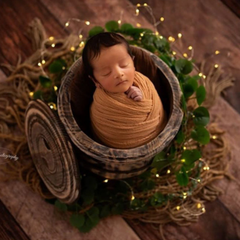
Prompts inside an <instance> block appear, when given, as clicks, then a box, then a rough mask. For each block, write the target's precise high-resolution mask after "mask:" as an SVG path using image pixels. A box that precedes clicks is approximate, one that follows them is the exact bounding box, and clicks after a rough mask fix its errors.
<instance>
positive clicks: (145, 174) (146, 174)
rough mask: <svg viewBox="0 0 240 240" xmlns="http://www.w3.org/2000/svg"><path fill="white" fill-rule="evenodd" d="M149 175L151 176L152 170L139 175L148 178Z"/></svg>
mask: <svg viewBox="0 0 240 240" xmlns="http://www.w3.org/2000/svg"><path fill="white" fill-rule="evenodd" d="M149 177H151V171H145V172H143V173H142V174H140V175H139V178H141V179H147V178H149Z"/></svg>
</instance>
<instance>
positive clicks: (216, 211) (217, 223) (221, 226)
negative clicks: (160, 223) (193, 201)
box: [128, 200, 240, 240]
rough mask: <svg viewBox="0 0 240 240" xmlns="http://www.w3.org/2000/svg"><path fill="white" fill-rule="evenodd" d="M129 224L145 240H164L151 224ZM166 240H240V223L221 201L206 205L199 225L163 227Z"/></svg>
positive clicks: (129, 222) (169, 225) (170, 225)
mask: <svg viewBox="0 0 240 240" xmlns="http://www.w3.org/2000/svg"><path fill="white" fill-rule="evenodd" d="M128 224H129V225H130V226H131V227H132V228H133V229H134V230H135V231H136V232H137V233H138V234H139V236H141V239H144V240H162V238H161V236H160V232H159V229H156V228H155V227H153V226H152V225H150V224H145V225H144V227H143V225H142V224H139V225H136V224H134V223H133V222H131V221H128ZM163 235H164V237H165V238H166V240H176V239H177V240H193V239H194V240H226V239H228V240H238V239H240V223H239V222H238V221H237V220H236V219H234V218H232V215H231V214H229V212H228V209H227V208H225V207H224V206H223V205H222V203H221V202H220V201H218V200H217V201H214V202H211V203H207V204H206V213H205V214H204V215H202V216H201V217H200V219H199V221H198V222H197V223H192V224H191V225H190V226H186V227H180V226H177V225H175V224H167V225H165V226H164V227H163Z"/></svg>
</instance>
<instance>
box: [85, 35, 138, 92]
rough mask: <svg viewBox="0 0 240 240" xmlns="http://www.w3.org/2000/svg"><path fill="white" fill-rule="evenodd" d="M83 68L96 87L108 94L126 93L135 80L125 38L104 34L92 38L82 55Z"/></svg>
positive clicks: (130, 54)
mask: <svg viewBox="0 0 240 240" xmlns="http://www.w3.org/2000/svg"><path fill="white" fill-rule="evenodd" d="M82 59H83V66H84V69H85V70H86V72H87V73H88V76H89V78H91V79H92V80H93V81H94V83H95V85H96V87H99V88H103V89H105V90H106V91H108V92H112V93H120V92H126V91H127V90H128V89H129V87H131V86H132V84H133V80H134V73H135V68H134V63H133V56H132V53H131V49H130V47H129V44H128V42H127V41H126V39H125V38H124V37H122V36H121V35H119V34H117V33H110V32H104V33H99V34H97V35H95V36H93V37H92V38H90V39H89V40H88V41H87V43H86V45H85V47H84V50H83V54H82Z"/></svg>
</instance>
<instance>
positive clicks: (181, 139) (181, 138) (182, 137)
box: [176, 129, 185, 144]
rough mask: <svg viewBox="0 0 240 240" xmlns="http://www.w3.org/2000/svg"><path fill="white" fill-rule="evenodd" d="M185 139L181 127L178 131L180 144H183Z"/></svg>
mask: <svg viewBox="0 0 240 240" xmlns="http://www.w3.org/2000/svg"><path fill="white" fill-rule="evenodd" d="M184 139H185V134H184V133H183V131H182V129H180V130H179V131H178V134H177V136H176V142H177V143H178V144H181V143H182V142H183V141H184Z"/></svg>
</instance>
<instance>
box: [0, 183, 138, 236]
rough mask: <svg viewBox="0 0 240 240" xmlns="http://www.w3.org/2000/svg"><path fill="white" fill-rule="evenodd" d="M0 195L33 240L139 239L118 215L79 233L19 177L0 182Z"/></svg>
mask: <svg viewBox="0 0 240 240" xmlns="http://www.w3.org/2000/svg"><path fill="white" fill-rule="evenodd" d="M0 199H1V200H2V201H3V203H4V204H5V206H6V207H7V208H8V209H9V211H10V212H11V214H12V215H13V217H14V218H15V219H16V221H17V222H18V223H19V224H20V225H21V227H22V228H23V229H24V231H25V232H26V234H27V235H28V236H29V237H30V239H33V240H43V239H44V240H67V239H71V240H79V239H81V240H97V239H99V240H109V239H124V240H139V238H138V237H137V235H136V234H135V233H134V232H133V230H132V229H131V228H130V227H129V226H128V225H127V224H126V222H125V221H124V220H123V219H122V218H121V217H118V216H114V217H110V218H106V219H103V220H102V221H101V222H100V223H99V224H98V225H97V227H95V228H94V229H93V230H92V231H91V232H90V233H86V234H83V233H80V232H79V231H78V230H77V229H76V228H74V227H72V226H71V225H70V224H69V223H68V222H67V221H66V220H65V219H61V215H59V214H57V213H56V212H55V211H54V206H53V205H51V204H48V203H46V202H45V201H44V200H43V199H41V198H40V197H39V196H38V195H37V194H35V193H34V192H32V191H31V190H30V189H29V188H28V187H27V186H26V185H25V184H23V183H21V182H19V181H12V182H8V183H7V184H5V183H0ZM11 240H12V239H11Z"/></svg>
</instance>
